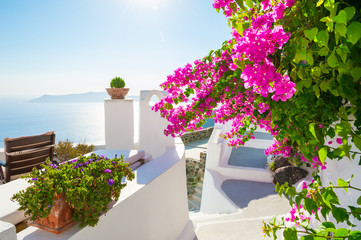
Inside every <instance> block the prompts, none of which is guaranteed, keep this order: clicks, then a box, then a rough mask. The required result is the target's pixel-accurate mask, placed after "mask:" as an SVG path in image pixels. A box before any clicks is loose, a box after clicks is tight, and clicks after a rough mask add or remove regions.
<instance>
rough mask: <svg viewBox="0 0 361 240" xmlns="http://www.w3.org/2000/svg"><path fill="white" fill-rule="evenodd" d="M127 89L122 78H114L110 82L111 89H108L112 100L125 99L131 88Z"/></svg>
mask: <svg viewBox="0 0 361 240" xmlns="http://www.w3.org/2000/svg"><path fill="white" fill-rule="evenodd" d="M124 87H125V81H124V79H123V78H121V77H114V78H113V79H112V80H111V81H110V88H107V92H108V94H109V95H110V97H111V99H124V97H125V96H126V95H127V94H128V92H129V88H124Z"/></svg>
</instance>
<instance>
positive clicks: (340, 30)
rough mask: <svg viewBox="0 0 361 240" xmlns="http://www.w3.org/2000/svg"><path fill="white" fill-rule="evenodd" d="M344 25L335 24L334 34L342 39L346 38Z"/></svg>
mask: <svg viewBox="0 0 361 240" xmlns="http://www.w3.org/2000/svg"><path fill="white" fill-rule="evenodd" d="M346 31H347V28H346V25H345V24H343V23H336V24H335V33H338V34H340V35H341V36H342V37H346Z"/></svg>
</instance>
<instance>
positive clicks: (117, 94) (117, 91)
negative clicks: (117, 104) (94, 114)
mask: <svg viewBox="0 0 361 240" xmlns="http://www.w3.org/2000/svg"><path fill="white" fill-rule="evenodd" d="M107 92H108V94H109V95H110V97H111V99H124V97H125V96H126V95H127V94H128V92H129V88H107Z"/></svg>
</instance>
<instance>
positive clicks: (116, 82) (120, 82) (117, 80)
mask: <svg viewBox="0 0 361 240" xmlns="http://www.w3.org/2000/svg"><path fill="white" fill-rule="evenodd" d="M110 87H111V88H124V87H125V81H124V79H123V78H121V77H114V78H113V79H112V80H111V82H110Z"/></svg>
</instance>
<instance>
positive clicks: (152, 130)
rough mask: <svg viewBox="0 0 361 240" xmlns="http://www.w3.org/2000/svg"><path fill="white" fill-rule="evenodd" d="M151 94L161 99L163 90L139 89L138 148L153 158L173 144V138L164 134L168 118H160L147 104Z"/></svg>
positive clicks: (163, 93) (164, 94) (163, 94)
mask: <svg viewBox="0 0 361 240" xmlns="http://www.w3.org/2000/svg"><path fill="white" fill-rule="evenodd" d="M153 96H157V97H158V98H159V99H162V98H164V97H165V96H166V93H165V92H162V91H158V90H152V91H150V90H143V91H140V99H139V149H141V150H144V151H145V152H147V153H149V154H151V155H152V156H153V157H154V158H156V157H158V156H160V155H161V154H162V153H163V152H164V151H165V149H166V148H168V147H173V146H174V139H173V138H172V137H171V136H168V137H167V136H165V135H164V133H163V132H164V129H165V128H166V127H167V126H168V125H169V122H168V120H166V119H164V118H161V117H160V113H159V112H154V111H152V109H151V106H149V102H150V100H151V98H152V97H153Z"/></svg>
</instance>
